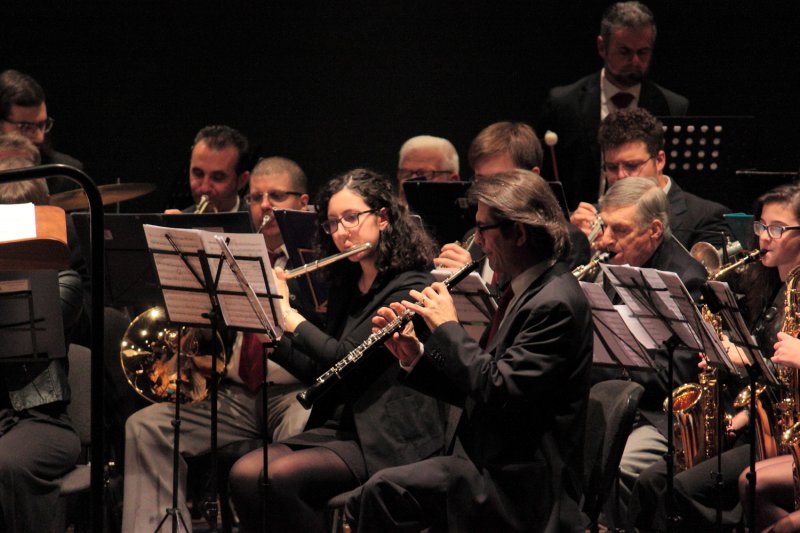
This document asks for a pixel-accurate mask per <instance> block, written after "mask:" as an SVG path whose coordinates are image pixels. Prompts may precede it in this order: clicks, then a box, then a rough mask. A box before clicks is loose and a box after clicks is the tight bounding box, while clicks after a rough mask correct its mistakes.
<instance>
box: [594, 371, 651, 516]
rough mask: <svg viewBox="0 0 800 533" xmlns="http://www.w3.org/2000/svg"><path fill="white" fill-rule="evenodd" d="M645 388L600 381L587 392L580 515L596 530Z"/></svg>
mask: <svg viewBox="0 0 800 533" xmlns="http://www.w3.org/2000/svg"><path fill="white" fill-rule="evenodd" d="M642 393H644V388H643V387H642V386H641V385H639V384H638V383H633V382H630V381H620V380H611V381H602V382H600V383H597V384H595V385H593V386H592V388H591V390H590V391H589V408H588V413H587V418H586V419H587V424H586V440H585V442H586V443H585V446H584V450H583V470H584V472H583V493H584V502H583V512H584V514H586V516H587V518H588V520H589V526H588V529H590V530H591V531H597V530H598V524H597V520H598V517H599V516H600V511H601V510H602V508H603V505H604V504H605V502H606V500H607V499H608V497H609V495H610V494H611V492H612V490H613V489H614V486H615V485H616V481H617V475H618V472H619V463H620V460H621V459H622V452H623V450H624V449H625V442H626V441H627V440H628V436H629V435H630V433H631V430H632V429H633V422H634V419H635V418H636V408H637V407H638V405H639V400H640V399H641V397H642Z"/></svg>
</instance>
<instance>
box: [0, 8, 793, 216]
mask: <svg viewBox="0 0 800 533" xmlns="http://www.w3.org/2000/svg"><path fill="white" fill-rule="evenodd" d="M606 5H608V2H597V1H594V2H578V1H569V0H562V1H549V2H521V1H508V0H495V1H494V2H483V3H473V2H437V1H435V0H428V1H389V0H387V1H384V2H350V1H345V0H340V1H335V2H325V3H322V2H320V3H304V2H269V3H267V2H255V1H251V2H247V3H245V2H227V1H220V2H188V1H186V2H179V1H176V0H172V1H169V0H167V1H165V0H158V1H153V0H144V1H140V2H123V1H110V2H102V3H101V2H47V3H44V2H35V1H28V2H21V1H17V0H10V1H9V0H7V1H6V2H3V7H2V8H1V9H2V10H3V11H4V12H5V13H4V16H3V21H2V33H0V43H2V48H1V49H0V52H1V53H0V69H6V68H16V69H18V70H22V71H24V72H27V73H29V74H31V75H33V76H34V77H35V78H36V79H37V80H39V81H40V83H41V84H42V85H43V86H44V88H45V91H46V92H47V95H48V107H49V111H50V114H51V115H52V116H53V117H55V118H56V126H55V129H54V130H53V131H52V138H53V141H54V143H55V145H56V147H57V148H58V149H59V150H61V151H64V152H66V153H69V154H71V155H73V156H75V157H77V158H79V159H81V160H82V161H83V162H84V163H85V164H86V168H87V170H88V172H89V174H90V175H91V176H92V177H94V178H95V180H96V181H97V182H98V183H110V182H113V181H115V180H116V179H117V178H119V179H121V180H122V181H126V182H130V181H146V182H153V183H157V184H158V185H159V189H158V191H157V192H156V193H154V194H152V195H150V196H149V197H147V198H146V199H140V200H136V201H133V202H129V203H128V204H125V205H124V207H123V210H124V211H148V210H161V209H163V208H164V207H165V205H166V202H167V198H168V196H169V194H170V191H171V190H172V189H173V187H174V186H175V184H179V185H184V184H185V182H186V181H187V173H186V170H185V169H186V166H187V162H188V148H189V145H190V143H191V141H192V138H193V136H194V134H195V133H196V131H197V130H198V129H199V128H201V127H202V126H204V125H206V124H213V123H226V124H229V125H231V126H234V127H236V128H239V129H240V130H242V131H243V132H244V133H245V134H246V135H247V136H248V137H249V138H250V139H251V141H252V142H253V144H254V145H255V146H256V147H257V152H258V155H276V154H278V155H284V156H287V157H290V158H292V159H295V160H296V161H298V162H299V163H300V165H301V166H302V167H303V168H304V169H305V170H306V172H307V173H308V175H309V177H310V179H311V182H312V186H313V187H314V188H316V187H317V186H319V184H321V183H322V182H323V181H325V180H326V179H328V178H329V177H330V176H332V175H333V174H335V173H338V172H341V171H344V170H346V169H348V168H352V167H356V166H368V167H372V168H376V169H378V170H383V171H387V172H390V171H392V170H393V169H394V168H395V166H396V157H397V151H398V149H399V147H400V144H401V143H402V142H403V141H404V140H405V139H406V138H408V137H411V136H413V135H417V134H423V133H426V134H433V135H439V136H443V137H447V138H449V139H450V140H451V141H453V143H454V144H455V145H456V147H457V148H458V149H459V152H460V153H461V155H462V174H463V175H464V176H469V175H470V171H469V170H468V169H467V168H466V166H467V165H466V161H465V157H466V149H467V147H468V145H469V142H470V140H471V139H472V137H473V136H474V135H475V134H476V133H477V132H478V131H479V130H480V129H481V128H482V127H484V126H486V125H487V124H489V123H491V122H493V121H496V120H503V119H514V120H525V121H528V122H531V123H532V124H534V125H535V124H536V120H537V118H538V114H539V111H540V109H541V105H542V102H543V99H544V97H545V95H546V93H547V89H548V88H549V87H551V86H553V85H560V84H565V83H569V82H572V81H574V80H576V79H578V78H579V77H581V76H583V75H585V74H587V73H589V72H592V71H594V70H597V69H598V68H599V66H600V60H599V58H598V57H597V53H596V45H595V39H596V35H597V33H598V28H599V20H600V16H601V13H602V11H603V9H604V8H605V6H606ZM648 5H650V6H651V7H652V9H653V10H654V11H655V13H656V17H657V21H658V27H659V36H658V42H657V45H656V52H655V59H654V64H653V68H652V78H653V79H654V80H656V81H657V82H658V83H660V84H662V85H664V86H666V87H668V88H670V89H673V90H675V91H677V92H679V93H682V94H684V95H686V96H688V97H689V98H690V99H691V102H692V104H691V111H692V113H693V114H703V115H753V116H755V117H756V122H755V123H756V126H757V128H758V131H757V135H756V136H755V141H754V146H753V151H752V152H753V155H752V164H751V165H750V166H751V167H754V168H759V169H763V170H797V168H798V165H800V144H799V143H798V140H799V137H800V135H799V134H798V126H797V124H798V119H800V112H798V105H797V102H796V98H797V92H798V81H797V79H798V72H800V68H798V67H800V61H799V60H798V57H800V39H798V37H797V28H798V22H800V17H798V10H800V8H798V4H797V2H795V1H782V2H768V1H765V2H744V1H725V2H722V1H719V2H697V1H689V0H686V1H674V0H673V1H669V2H667V1H657V2H655V1H654V2H649V3H648ZM721 186H724V184H721Z"/></svg>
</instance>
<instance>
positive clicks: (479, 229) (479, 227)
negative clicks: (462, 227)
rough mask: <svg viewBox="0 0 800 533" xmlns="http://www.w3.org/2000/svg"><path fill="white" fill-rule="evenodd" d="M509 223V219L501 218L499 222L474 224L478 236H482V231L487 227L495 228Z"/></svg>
mask: <svg viewBox="0 0 800 533" xmlns="http://www.w3.org/2000/svg"><path fill="white" fill-rule="evenodd" d="M509 225H511V221H510V220H502V221H500V222H495V223H494V224H475V233H477V234H478V236H480V237H483V232H484V231H486V230H487V229H495V228H499V227H502V226H509Z"/></svg>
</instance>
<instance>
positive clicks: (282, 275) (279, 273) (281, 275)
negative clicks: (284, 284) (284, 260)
mask: <svg viewBox="0 0 800 533" xmlns="http://www.w3.org/2000/svg"><path fill="white" fill-rule="evenodd" d="M272 271H273V272H275V277H276V278H278V279H279V280H281V281H286V271H285V270H284V269H283V267H275V268H273V269H272Z"/></svg>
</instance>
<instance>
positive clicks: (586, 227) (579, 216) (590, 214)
mask: <svg viewBox="0 0 800 533" xmlns="http://www.w3.org/2000/svg"><path fill="white" fill-rule="evenodd" d="M596 219H597V209H595V208H594V206H593V205H592V204H589V203H586V202H581V203H580V204H578V208H577V209H576V210H575V211H573V212H572V214H571V215H570V217H569V221H570V222H572V223H573V224H574V225H576V226H578V228H580V230H581V231H582V232H584V233H585V234H586V235H587V236H588V235H589V233H591V231H592V224H593V223H594V222H595V220H596Z"/></svg>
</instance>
